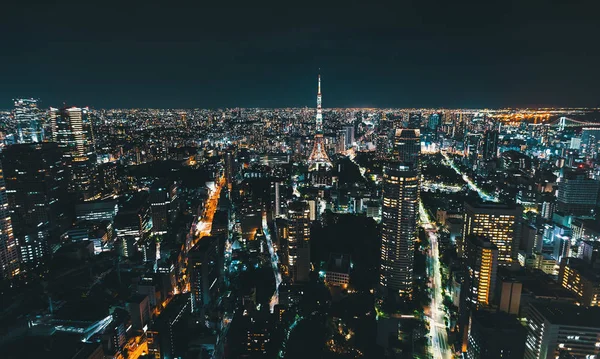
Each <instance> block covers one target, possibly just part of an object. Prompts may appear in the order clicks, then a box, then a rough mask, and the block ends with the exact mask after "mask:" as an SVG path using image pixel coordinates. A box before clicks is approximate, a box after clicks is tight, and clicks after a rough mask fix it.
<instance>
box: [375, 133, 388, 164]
mask: <svg viewBox="0 0 600 359" xmlns="http://www.w3.org/2000/svg"><path fill="white" fill-rule="evenodd" d="M389 150H390V139H389V137H388V135H387V133H380V134H378V135H377V149H376V151H377V159H380V160H384V159H386V158H387V157H388V152H389Z"/></svg>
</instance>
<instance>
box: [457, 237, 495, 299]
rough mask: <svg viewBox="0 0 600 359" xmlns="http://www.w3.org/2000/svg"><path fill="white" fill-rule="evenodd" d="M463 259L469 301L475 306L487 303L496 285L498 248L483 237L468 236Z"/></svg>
mask: <svg viewBox="0 0 600 359" xmlns="http://www.w3.org/2000/svg"><path fill="white" fill-rule="evenodd" d="M465 259H466V260H465V263H466V266H467V272H468V273H469V280H468V283H469V299H470V301H471V303H472V304H473V305H474V306H475V307H479V306H485V305H489V304H490V302H491V300H492V298H493V295H494V289H495V287H496V270H497V267H498V248H497V247H496V246H495V245H494V244H493V243H492V242H490V241H489V240H488V239H486V238H485V237H477V236H470V237H469V238H467V241H466V253H465Z"/></svg>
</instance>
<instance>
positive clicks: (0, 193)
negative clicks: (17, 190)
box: [0, 164, 20, 279]
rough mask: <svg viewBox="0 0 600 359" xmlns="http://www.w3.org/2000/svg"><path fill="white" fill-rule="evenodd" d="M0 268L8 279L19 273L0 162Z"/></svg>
mask: <svg viewBox="0 0 600 359" xmlns="http://www.w3.org/2000/svg"><path fill="white" fill-rule="evenodd" d="M0 269H1V270H2V276H3V277H4V278H7V279H10V278H13V277H15V276H17V275H18V274H19V270H20V269H19V250H18V248H17V243H16V241H15V237H14V234H13V228H12V220H11V217H10V212H9V210H8V200H7V198H6V184H5V183H4V171H3V169H2V165H1V164H0Z"/></svg>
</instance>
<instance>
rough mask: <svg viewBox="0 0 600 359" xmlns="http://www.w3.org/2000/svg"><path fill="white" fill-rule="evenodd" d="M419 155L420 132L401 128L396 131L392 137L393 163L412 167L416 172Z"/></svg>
mask: <svg viewBox="0 0 600 359" xmlns="http://www.w3.org/2000/svg"><path fill="white" fill-rule="evenodd" d="M420 155H421V132H420V131H419V130H415V129H406V128H401V129H398V130H396V134H395V136H394V149H393V153H392V158H393V160H394V161H397V162H400V163H403V164H405V165H408V164H410V165H414V166H415V169H417V170H418V166H419V156H420Z"/></svg>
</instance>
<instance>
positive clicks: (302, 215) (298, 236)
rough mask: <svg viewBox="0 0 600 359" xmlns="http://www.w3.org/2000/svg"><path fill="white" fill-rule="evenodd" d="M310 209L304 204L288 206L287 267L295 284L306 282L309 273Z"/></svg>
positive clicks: (295, 203)
mask: <svg viewBox="0 0 600 359" xmlns="http://www.w3.org/2000/svg"><path fill="white" fill-rule="evenodd" d="M309 216H310V209H309V207H308V203H306V202H292V203H290V204H289V206H288V212H287V217H288V266H289V271H290V277H291V278H292V280H293V281H295V282H305V281H308V274H309V272H310V217H309Z"/></svg>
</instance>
